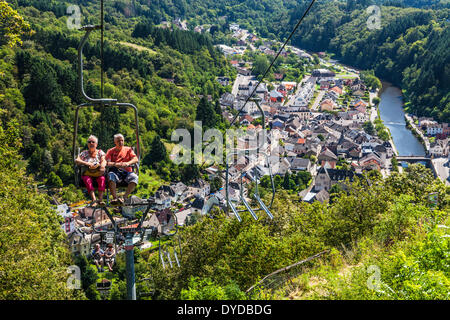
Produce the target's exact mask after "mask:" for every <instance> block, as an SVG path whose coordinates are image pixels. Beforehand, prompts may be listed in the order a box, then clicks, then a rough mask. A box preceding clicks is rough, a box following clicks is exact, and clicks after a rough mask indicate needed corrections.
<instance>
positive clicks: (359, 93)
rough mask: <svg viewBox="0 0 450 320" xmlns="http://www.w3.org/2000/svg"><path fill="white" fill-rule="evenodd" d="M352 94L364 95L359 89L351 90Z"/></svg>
mask: <svg viewBox="0 0 450 320" xmlns="http://www.w3.org/2000/svg"><path fill="white" fill-rule="evenodd" d="M352 95H354V96H357V97H362V96H364V90H361V89H357V90H354V91H352Z"/></svg>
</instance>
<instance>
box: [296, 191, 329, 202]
mask: <svg viewBox="0 0 450 320" xmlns="http://www.w3.org/2000/svg"><path fill="white" fill-rule="evenodd" d="M328 199H330V194H329V193H328V192H327V191H326V190H325V189H322V190H320V191H319V192H312V191H309V192H307V193H306V194H305V195H304V196H303V198H302V201H303V202H308V203H313V202H314V201H319V202H320V203H324V202H325V201H327V200H328Z"/></svg>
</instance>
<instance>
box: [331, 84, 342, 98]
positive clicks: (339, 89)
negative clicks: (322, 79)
mask: <svg viewBox="0 0 450 320" xmlns="http://www.w3.org/2000/svg"><path fill="white" fill-rule="evenodd" d="M330 91H333V92H335V93H336V94H337V95H338V96H340V95H341V94H342V92H343V91H342V88H341V87H339V86H334V87H331V88H330Z"/></svg>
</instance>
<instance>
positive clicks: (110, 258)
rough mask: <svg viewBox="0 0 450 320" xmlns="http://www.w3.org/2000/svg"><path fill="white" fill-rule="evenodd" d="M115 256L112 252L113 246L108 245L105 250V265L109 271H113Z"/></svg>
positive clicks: (114, 252)
mask: <svg viewBox="0 0 450 320" xmlns="http://www.w3.org/2000/svg"><path fill="white" fill-rule="evenodd" d="M115 255H116V251H115V250H114V247H113V244H112V243H108V248H107V249H106V250H105V255H104V257H105V264H106V266H107V267H108V269H109V271H110V272H112V271H113V268H112V267H113V265H114V257H115Z"/></svg>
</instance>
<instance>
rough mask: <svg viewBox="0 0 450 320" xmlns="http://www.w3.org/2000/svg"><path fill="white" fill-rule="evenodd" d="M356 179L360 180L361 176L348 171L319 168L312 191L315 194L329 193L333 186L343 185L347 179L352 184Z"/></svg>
mask: <svg viewBox="0 0 450 320" xmlns="http://www.w3.org/2000/svg"><path fill="white" fill-rule="evenodd" d="M356 177H358V178H361V177H362V175H361V174H358V173H355V172H353V171H350V170H342V169H329V168H324V167H321V168H320V169H319V172H318V173H317V176H316V179H315V184H314V190H315V191H316V192H319V191H320V190H325V191H330V189H331V187H332V186H333V185H334V184H337V183H339V184H341V185H343V184H344V182H345V181H346V180H347V179H348V181H349V182H353V181H354V179H355V178H356Z"/></svg>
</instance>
